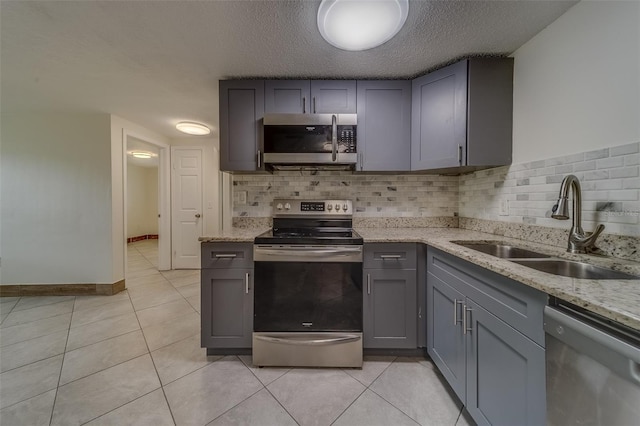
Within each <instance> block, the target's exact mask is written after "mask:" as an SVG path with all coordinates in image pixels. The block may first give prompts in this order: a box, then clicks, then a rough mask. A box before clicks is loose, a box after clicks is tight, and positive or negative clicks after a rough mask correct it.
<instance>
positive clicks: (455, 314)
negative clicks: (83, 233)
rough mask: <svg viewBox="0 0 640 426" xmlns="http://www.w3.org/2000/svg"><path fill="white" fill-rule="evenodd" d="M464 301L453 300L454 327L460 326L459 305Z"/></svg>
mask: <svg viewBox="0 0 640 426" xmlns="http://www.w3.org/2000/svg"><path fill="white" fill-rule="evenodd" d="M463 303H464V300H458V299H453V325H458V323H459V322H460V319H459V318H458V305H462V304H463Z"/></svg>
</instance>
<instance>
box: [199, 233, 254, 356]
mask: <svg viewBox="0 0 640 426" xmlns="http://www.w3.org/2000/svg"><path fill="white" fill-rule="evenodd" d="M249 265H250V266H249ZM202 267H203V269H202V271H201V274H202V275H201V321H202V329H201V333H202V334H201V336H202V339H201V345H202V347H206V348H207V353H210V354H213V353H215V351H216V349H223V350H224V349H250V348H251V336H252V332H253V259H252V245H251V244H246V243H204V244H202Z"/></svg>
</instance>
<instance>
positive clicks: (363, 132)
mask: <svg viewBox="0 0 640 426" xmlns="http://www.w3.org/2000/svg"><path fill="white" fill-rule="evenodd" d="M358 153H359V154H360V157H359V162H358V170H362V171H408V170H411V82H410V81H408V80H401V81H393V80H382V81H358Z"/></svg>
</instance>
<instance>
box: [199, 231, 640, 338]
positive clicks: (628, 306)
mask: <svg viewBox="0 0 640 426" xmlns="http://www.w3.org/2000/svg"><path fill="white" fill-rule="evenodd" d="M264 231H266V229H263V228H259V229H258V228H248V229H247V228H244V229H234V230H233V231H231V232H227V233H221V234H219V235H214V236H208V237H201V238H200V241H203V242H216V241H217V242H224V241H235V242H253V239H254V237H255V236H257V235H259V234H261V233H262V232H264ZM356 231H357V232H358V233H359V234H360V235H362V237H363V239H364V241H365V243H388V242H416V243H425V244H428V245H430V246H432V247H435V248H437V249H440V250H442V251H444V252H447V253H450V254H452V255H455V256H457V257H459V258H461V259H464V260H467V261H469V262H472V263H474V264H476V265H478V266H481V267H483V268H486V269H489V270H491V271H494V272H497V273H499V274H501V275H504V276H506V277H508V278H511V279H513V280H515V281H519V282H521V283H523V284H525V285H528V286H530V287H533V288H536V289H538V290H541V291H543V292H545V293H548V294H550V295H552V296H556V297H558V298H560V299H563V300H566V301H567V302H570V303H573V304H576V305H578V306H582V307H584V308H586V309H588V310H589V311H592V312H595V313H597V314H600V315H602V316H604V317H606V318H609V319H612V320H615V321H618V322H620V323H622V324H625V325H627V326H629V327H632V328H634V329H636V330H640V280H588V279H577V278H569V277H562V276H557V275H552V274H547V273H544V272H540V271H536V270H535V269H531V268H528V267H526V266H522V265H518V264H516V263H513V262H510V261H509V260H507V259H501V258H498V257H495V256H491V255H489V254H484V253H481V252H479V251H476V250H473V249H470V248H466V247H463V246H460V245H458V244H455V243H453V242H452V241H500V242H504V243H507V244H511V245H514V246H517V247H522V248H526V249H530V250H533V251H537V252H539V253H543V254H547V255H550V256H554V257H561V258H564V259H569V260H578V261H583V262H586V263H590V264H593V265H597V266H602V267H606V268H612V269H615V270H619V271H622V272H627V273H631V274H635V275H640V263H638V262H632V261H628V260H621V259H617V258H601V257H596V256H589V255H575V254H570V253H567V252H566V251H565V249H563V248H560V247H555V246H550V245H544V244H538V243H531V242H528V241H525V240H519V239H514V238H508V237H503V236H499V235H494V234H489V233H484V232H478V231H470V230H466V229H459V228H360V227H356Z"/></svg>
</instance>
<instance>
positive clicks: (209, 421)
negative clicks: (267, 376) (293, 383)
mask: <svg viewBox="0 0 640 426" xmlns="http://www.w3.org/2000/svg"><path fill="white" fill-rule="evenodd" d="M236 357H237V356H236ZM238 361H240V362H242V361H241V360H239V359H238ZM243 364H244V363H243ZM258 381H259V380H258ZM259 382H260V381H259ZM260 384H261V385H262V388H261V389H258V390H257V391H255V392H254V393H252V394H251V395H249V396H248V397H246V398H245V399H243V400H242V401H240V402H238V403H237V404H236V405H234V406H233V407H231V408H229V409H228V410H225V411H224V412H223V413H221V414H220V415H219V416H216V417H214V418H213V419H211V420H208V421H207V422H206V423H205V425H208V424H209V423H211V422H213V421H216V420H217V419H219V418H220V417H222V416H224V415H225V414H227V413H228V412H229V411H231V410H233V409H234V408H236V407H237V406H238V405H240V404H242V403H243V402H245V401H247V400H248V399H250V398H251V397H253V396H254V395H255V394H257V393H258V392H260V391H262V390H263V389H265V386H264V384H263V383H262V382H260Z"/></svg>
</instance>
